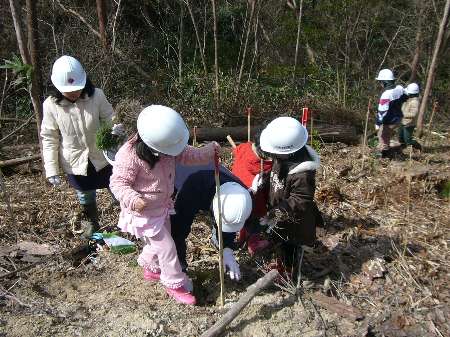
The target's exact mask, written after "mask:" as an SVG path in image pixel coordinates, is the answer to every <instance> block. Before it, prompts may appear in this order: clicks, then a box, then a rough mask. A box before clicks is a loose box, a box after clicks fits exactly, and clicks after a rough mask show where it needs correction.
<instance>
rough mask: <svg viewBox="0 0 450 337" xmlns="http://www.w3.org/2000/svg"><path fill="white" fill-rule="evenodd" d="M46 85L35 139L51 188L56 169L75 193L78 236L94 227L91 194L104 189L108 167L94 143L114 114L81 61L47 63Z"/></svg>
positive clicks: (62, 59)
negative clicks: (80, 221)
mask: <svg viewBox="0 0 450 337" xmlns="http://www.w3.org/2000/svg"><path fill="white" fill-rule="evenodd" d="M51 81H52V83H53V85H54V87H55V89H56V90H55V91H54V93H53V94H51V95H50V96H49V97H48V98H47V99H46V100H45V101H44V106H43V107H44V109H43V119H42V125H41V137H42V146H43V157H44V167H45V174H46V177H47V179H48V181H49V182H50V183H51V184H52V185H54V186H57V185H59V184H60V183H61V179H60V174H61V170H60V168H62V171H63V172H64V173H65V174H67V179H68V182H69V184H70V185H71V186H72V187H73V188H74V189H75V190H76V194H77V197H78V200H79V202H80V205H81V206H82V211H83V212H82V214H83V216H84V218H85V220H87V224H88V225H87V228H84V229H83V230H84V235H85V236H87V237H89V236H90V235H91V234H92V233H93V232H94V231H96V230H97V229H98V227H99V226H98V212H97V203H96V190H97V189H102V188H108V186H109V177H110V176H111V174H112V167H111V165H109V164H108V162H107V161H106V160H105V158H104V156H103V154H102V151H101V150H99V149H97V147H96V145H95V137H96V132H97V130H98V129H99V127H100V124H101V123H102V122H109V121H111V120H112V117H113V115H114V111H113V108H112V106H111V104H110V103H109V102H108V100H107V99H106V97H105V94H104V93H103V91H102V90H101V89H98V88H95V87H94V86H93V85H92V83H91V81H90V80H89V78H87V76H86V72H85V70H84V69H83V66H82V65H81V63H80V62H79V61H78V60H77V59H75V58H73V57H71V56H62V57H60V58H59V59H57V60H56V61H55V63H54V64H53V69H52V74H51Z"/></svg>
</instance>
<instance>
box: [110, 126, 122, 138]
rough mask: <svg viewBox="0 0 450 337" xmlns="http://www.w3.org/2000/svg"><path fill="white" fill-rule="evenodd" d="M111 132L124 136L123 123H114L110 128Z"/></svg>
mask: <svg viewBox="0 0 450 337" xmlns="http://www.w3.org/2000/svg"><path fill="white" fill-rule="evenodd" d="M111 133H112V134H113V135H116V136H125V129H124V127H123V124H114V125H113V127H112V128H111Z"/></svg>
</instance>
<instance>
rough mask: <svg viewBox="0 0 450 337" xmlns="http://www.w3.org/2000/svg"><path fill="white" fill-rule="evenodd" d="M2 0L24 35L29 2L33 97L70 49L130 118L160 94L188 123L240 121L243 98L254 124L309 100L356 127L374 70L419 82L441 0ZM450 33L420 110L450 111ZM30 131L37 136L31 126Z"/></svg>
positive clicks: (13, 48)
mask: <svg viewBox="0 0 450 337" xmlns="http://www.w3.org/2000/svg"><path fill="white" fill-rule="evenodd" d="M10 2H14V3H15V4H16V6H17V8H18V13H17V14H18V16H19V17H20V18H21V20H22V25H23V30H24V34H25V37H26V34H27V29H26V28H27V27H26V22H27V16H29V8H28V7H27V5H29V3H33V6H34V7H35V8H34V11H35V13H34V18H35V28H36V32H37V37H38V38H37V40H36V41H37V46H38V53H37V55H36V58H37V60H38V63H37V65H38V69H39V71H40V73H41V74H40V75H39V76H40V77H41V79H38V80H39V82H40V84H41V85H42V86H41V89H40V92H39V97H40V100H41V101H43V99H45V97H46V96H47V95H48V91H49V89H50V86H51V83H50V73H51V65H52V63H53V62H54V60H55V59H56V58H58V57H59V56H61V55H64V54H68V55H72V56H74V57H76V58H78V59H79V60H80V61H81V63H82V64H83V65H84V66H85V68H86V70H87V73H88V76H89V77H90V78H91V79H92V81H93V82H94V84H95V85H96V86H98V87H100V88H103V89H104V90H105V92H106V95H107V97H108V99H109V100H110V101H111V102H112V103H113V105H114V106H115V107H116V109H117V110H118V111H119V112H120V111H124V112H125V113H127V114H129V113H130V112H131V113H132V114H133V115H136V114H137V113H138V112H139V109H140V106H142V105H149V104H155V103H158V104H166V105H169V106H171V107H173V108H175V109H177V110H178V111H180V112H182V114H183V115H184V117H185V118H186V119H187V120H188V122H189V124H190V126H191V127H192V126H193V125H198V126H234V125H244V124H245V122H246V115H245V113H244V111H245V108H246V107H252V109H253V118H254V122H255V123H259V122H263V121H267V120H269V119H271V118H273V117H274V116H278V115H286V114H287V115H294V116H295V115H297V116H298V115H299V114H300V111H301V108H302V107H304V106H308V107H310V108H311V110H312V111H313V113H314V118H315V120H317V121H319V122H320V121H322V122H326V123H341V124H346V123H347V124H349V123H351V124H353V125H354V126H355V127H357V128H358V129H360V130H361V129H363V127H364V120H365V115H366V110H367V104H368V100H369V98H371V102H372V103H371V111H373V115H374V114H375V112H376V104H377V98H378V97H379V95H380V93H381V87H380V86H379V84H378V83H377V82H376V81H375V77H376V75H377V73H378V71H379V70H380V69H382V68H391V69H392V70H393V71H394V73H395V75H396V77H397V78H398V83H400V84H402V85H405V84H407V83H409V82H411V81H417V82H418V83H419V85H420V86H421V88H422V89H423V87H424V86H425V81H426V77H427V72H428V69H429V67H430V64H431V59H432V54H433V50H434V46H435V40H436V36H437V34H438V30H439V24H440V22H441V19H442V13H443V8H444V5H445V0H427V1H413V0H397V1H386V0H368V1H365V0H342V1H332V0H290V1H279V0H278V1H275V0H264V1H263V0H255V1H253V0H251V1H239V0H235V1H222V0H221V1H209V0H205V1H200V0H199V1H194V0H190V1H188V0H185V1H175V0H168V1H156V0H136V1H127V0H111V1H109V0H108V1H94V0H74V1H65V0H41V1H28V2H29V3H28V4H27V3H26V1H10ZM99 3H100V4H102V5H103V6H104V7H103V8H101V11H98V9H99V8H98V7H97V5H98V4H99ZM213 4H214V8H213ZM214 13H215V15H214ZM0 14H1V21H0V46H1V48H0V58H1V59H3V61H2V63H3V64H6V65H7V67H8V68H9V69H2V71H1V72H0V83H1V87H2V101H1V106H0V111H1V116H0V118H5V119H6V120H8V119H11V118H12V119H17V120H19V121H20V120H22V119H23V120H27V119H28V117H31V115H32V114H33V112H32V104H31V100H30V96H29V95H28V94H27V90H24V89H28V88H29V86H30V83H31V75H30V74H31V73H30V72H29V68H27V67H26V66H23V64H22V61H21V60H20V59H19V58H17V57H16V56H15V55H19V50H18V43H17V38H16V33H15V28H14V24H13V19H12V16H11V10H10V4H9V3H8V2H7V1H2V2H1V4H0ZM214 19H215V20H214ZM215 27H216V34H215V33H214V31H215ZM446 28H448V22H447V24H446ZM29 33H30V30H28V34H29ZM215 36H216V39H215ZM449 36H450V32H449V30H448V29H446V30H445V33H444V36H443V42H442V46H441V48H440V52H439V54H438V60H439V61H438V63H437V67H436V73H435V76H434V83H433V87H432V91H431V96H430V99H429V100H428V102H429V103H428V106H427V109H426V114H425V116H426V117H425V119H427V118H429V115H430V114H429V111H431V106H432V103H433V102H435V101H437V102H439V106H440V107H441V109H439V110H438V111H440V113H438V114H436V117H435V121H434V122H438V123H439V122H441V123H442V122H446V121H447V122H448V120H449V116H448V113H445V112H444V111H448V105H449V96H450V95H449V90H450V87H449V83H450V72H449V65H450V57H448V56H449V52H448V51H449V45H450V43H449ZM215 42H217V44H216V45H215ZM215 46H216V47H217V59H215ZM29 47H30V45H29ZM216 65H217V67H216ZM216 69H217V73H216V72H215V70H216ZM11 70H13V71H14V73H12V72H11ZM427 114H428V115H427ZM373 115H372V116H373ZM371 118H372V117H371ZM371 120H373V119H371ZM371 124H373V123H369V125H371ZM27 127H29V128H35V127H36V125H35V124H33V123H30V124H29V125H28V126H27ZM2 129H3V131H2V133H5V128H2ZM8 131H10V130H8ZM30 135H33V137H34V138H35V141H36V140H37V135H36V133H30ZM17 141H18V140H17Z"/></svg>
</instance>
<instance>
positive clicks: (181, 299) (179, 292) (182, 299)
mask: <svg viewBox="0 0 450 337" xmlns="http://www.w3.org/2000/svg"><path fill="white" fill-rule="evenodd" d="M166 292H167V294H169V296H171V297H173V298H174V299H175V301H177V302H178V303H183V304H187V305H195V304H196V303H197V300H196V299H195V296H194V295H192V294H191V293H189V292H188V291H187V290H186V289H184V287H179V288H176V289H171V288H167V287H166Z"/></svg>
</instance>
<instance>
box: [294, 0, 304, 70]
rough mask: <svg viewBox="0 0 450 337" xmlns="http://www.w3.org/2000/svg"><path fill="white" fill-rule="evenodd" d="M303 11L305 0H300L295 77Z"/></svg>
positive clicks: (295, 67)
mask: <svg viewBox="0 0 450 337" xmlns="http://www.w3.org/2000/svg"><path fill="white" fill-rule="evenodd" d="M302 11H303V0H300V5H299V9H298V18H297V41H296V43H295V58H294V70H293V71H292V77H293V78H294V77H295V71H296V69H297V59H298V47H299V46H300V31H301V30H300V27H301V25H302Z"/></svg>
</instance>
